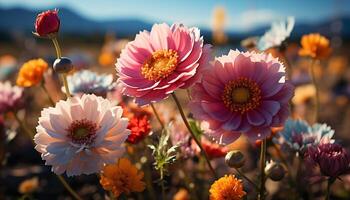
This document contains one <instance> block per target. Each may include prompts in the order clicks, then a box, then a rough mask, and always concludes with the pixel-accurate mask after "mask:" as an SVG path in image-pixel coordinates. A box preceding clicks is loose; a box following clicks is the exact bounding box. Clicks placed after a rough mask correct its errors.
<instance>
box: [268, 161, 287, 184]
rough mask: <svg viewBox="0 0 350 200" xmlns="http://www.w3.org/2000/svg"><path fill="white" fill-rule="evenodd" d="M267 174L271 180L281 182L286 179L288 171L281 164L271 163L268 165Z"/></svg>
mask: <svg viewBox="0 0 350 200" xmlns="http://www.w3.org/2000/svg"><path fill="white" fill-rule="evenodd" d="M265 173H266V175H267V177H269V178H270V179H271V180H273V181H280V180H282V179H283V178H284V175H285V174H286V171H285V169H284V167H283V166H282V165H281V164H279V163H276V162H274V161H271V162H269V163H267V165H266V167H265Z"/></svg>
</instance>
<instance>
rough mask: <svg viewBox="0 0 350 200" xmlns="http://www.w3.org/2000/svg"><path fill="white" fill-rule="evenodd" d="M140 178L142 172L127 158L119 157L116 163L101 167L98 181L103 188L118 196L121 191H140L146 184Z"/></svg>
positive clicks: (128, 192) (126, 192) (127, 192)
mask: <svg viewBox="0 0 350 200" xmlns="http://www.w3.org/2000/svg"><path fill="white" fill-rule="evenodd" d="M142 178H143V172H140V171H138V170H137V168H136V167H135V166H134V165H132V164H131V162H130V161H129V160H128V159H126V158H121V159H119V161H118V163H116V164H110V165H106V166H105V167H104V168H103V170H102V173H101V179H100V183H101V185H102V187H103V189H105V190H108V191H111V192H112V193H113V194H114V196H115V197H116V198H118V197H119V196H120V195H121V194H122V193H125V194H126V195H129V194H130V193H131V192H142V191H143V190H144V189H145V186H146V184H145V183H144V182H143V181H142Z"/></svg>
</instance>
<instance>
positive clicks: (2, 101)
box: [0, 81, 24, 114]
mask: <svg viewBox="0 0 350 200" xmlns="http://www.w3.org/2000/svg"><path fill="white" fill-rule="evenodd" d="M23 103H24V99H23V88H20V87H17V86H11V83H10V82H9V81H6V82H5V83H2V82H0V114H3V113H6V112H10V111H16V110H18V109H21V108H22V107H23V106H24V105H23Z"/></svg>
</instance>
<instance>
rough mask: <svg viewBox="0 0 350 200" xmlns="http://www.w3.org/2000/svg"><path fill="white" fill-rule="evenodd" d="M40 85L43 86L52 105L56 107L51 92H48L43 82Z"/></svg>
mask: <svg viewBox="0 0 350 200" xmlns="http://www.w3.org/2000/svg"><path fill="white" fill-rule="evenodd" d="M40 85H41V88H42V89H43V90H44V93H45V94H46V95H47V98H48V99H49V101H50V103H51V105H52V106H54V105H55V102H54V101H53V99H52V98H51V96H50V94H49V91H47V89H46V87H45V84H44V82H41V84H40Z"/></svg>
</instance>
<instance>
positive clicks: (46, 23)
mask: <svg viewBox="0 0 350 200" xmlns="http://www.w3.org/2000/svg"><path fill="white" fill-rule="evenodd" d="M59 29H60V19H59V18H58V10H57V9H55V10H47V11H45V12H42V13H40V14H39V15H38V16H37V17H36V20H35V31H36V32H35V34H37V35H38V36H41V37H46V36H49V34H55V33H57V32H58V30H59Z"/></svg>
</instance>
